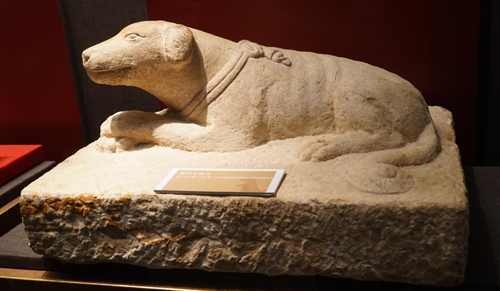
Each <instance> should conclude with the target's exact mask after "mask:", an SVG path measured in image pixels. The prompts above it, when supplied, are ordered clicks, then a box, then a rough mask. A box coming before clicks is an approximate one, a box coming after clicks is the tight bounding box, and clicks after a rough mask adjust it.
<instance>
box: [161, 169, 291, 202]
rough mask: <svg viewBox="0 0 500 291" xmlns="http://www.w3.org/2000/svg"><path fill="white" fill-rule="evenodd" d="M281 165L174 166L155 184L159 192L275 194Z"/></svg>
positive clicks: (279, 179) (280, 179) (280, 174)
mask: <svg viewBox="0 0 500 291" xmlns="http://www.w3.org/2000/svg"><path fill="white" fill-rule="evenodd" d="M284 174H285V170H283V169H191V168H174V169H172V170H171V171H170V172H169V173H168V175H167V176H166V177H165V178H164V179H163V180H162V181H161V183H160V184H159V185H158V186H157V187H156V188H155V192H156V193H162V194H197V195H200V194H205V195H250V196H274V195H276V191H277V189H278V187H279V185H280V183H281V181H282V180H283V176H284Z"/></svg>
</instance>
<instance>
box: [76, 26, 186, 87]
mask: <svg viewBox="0 0 500 291" xmlns="http://www.w3.org/2000/svg"><path fill="white" fill-rule="evenodd" d="M192 50H193V34H192V32H191V30H190V29H189V28H187V27H185V26H183V25H179V24H174V23H169V22H165V21H144V22H138V23H134V24H131V25H129V26H127V27H125V28H124V29H123V30H122V31H120V32H119V33H118V34H117V35H116V36H114V37H113V38H111V39H109V40H107V41H104V42H102V43H100V44H97V45H95V46H93V47H91V48H88V49H86V50H85V51H84V52H83V53H82V59H83V66H84V67H85V69H86V70H87V74H88V76H89V77H90V79H92V80H93V81H94V82H96V83H100V84H108V85H128V86H137V87H141V86H140V83H141V82H147V80H148V79H151V78H154V76H152V74H155V73H157V72H159V71H162V70H164V69H166V68H169V67H170V68H172V67H175V66H178V65H179V64H181V63H182V62H183V61H186V60H187V59H188V58H189V56H190V55H191V54H192Z"/></svg>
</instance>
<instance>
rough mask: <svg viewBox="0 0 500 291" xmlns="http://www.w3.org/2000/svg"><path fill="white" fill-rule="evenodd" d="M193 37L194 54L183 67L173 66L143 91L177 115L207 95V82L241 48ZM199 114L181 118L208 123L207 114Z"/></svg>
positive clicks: (202, 36)
mask: <svg viewBox="0 0 500 291" xmlns="http://www.w3.org/2000/svg"><path fill="white" fill-rule="evenodd" d="M193 34H194V35H195V41H194V42H193V50H192V53H191V55H190V56H189V57H188V58H187V59H186V60H185V61H182V62H181V63H179V64H169V65H168V67H167V68H164V69H163V70H162V72H161V73H160V74H158V75H161V80H151V81H147V82H145V83H147V84H149V86H148V88H143V89H145V90H146V91H148V92H149V93H151V94H153V95H154V96H155V97H157V98H158V99H159V100H160V101H161V102H163V104H165V106H166V107H167V108H169V111H170V112H171V113H173V114H175V113H176V112H182V110H183V109H184V108H186V106H188V105H189V104H190V102H192V101H193V99H195V98H196V97H197V96H199V95H200V92H201V93H204V92H205V90H206V86H207V83H208V82H209V81H210V80H211V79H212V78H213V77H214V76H215V75H216V74H217V73H218V72H219V71H220V70H221V68H222V67H224V65H225V64H226V63H227V62H228V60H229V59H231V57H232V55H233V54H234V52H235V51H236V50H237V49H238V44H237V43H234V42H232V41H229V40H226V39H223V38H219V37H216V36H213V35H209V34H207V33H204V32H198V31H194V30H193ZM214 38H215V39H214ZM151 84H154V85H153V86H151ZM196 113H197V114H187V115H185V116H183V115H180V116H179V117H181V118H183V119H185V120H186V121H189V122H195V123H198V124H204V123H206V120H205V114H203V112H196Z"/></svg>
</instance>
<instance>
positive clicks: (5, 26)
mask: <svg viewBox="0 0 500 291" xmlns="http://www.w3.org/2000/svg"><path fill="white" fill-rule="evenodd" d="M0 3H1V4H0V7H2V8H1V9H0V35H1V36H2V37H1V41H0V76H1V78H0V144H25V143H27V144H42V145H43V149H44V151H45V157H46V159H48V160H56V161H61V160H62V159H64V158H66V157H67V156H69V155H71V154H73V153H74V152H75V151H76V150H77V149H79V148H81V147H82V146H84V142H83V133H82V129H81V123H80V117H79V114H78V105H77V103H76V97H75V90H74V87H73V79H72V77H71V68H70V65H69V59H68V54H67V51H66V44H65V40H64V34H63V29H62V24H61V20H60V17H59V8H58V4H57V1H56V0H51V1H37V0H32V1H27V0H25V1H10V0H1V2H0Z"/></svg>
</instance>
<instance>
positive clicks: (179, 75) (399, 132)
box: [82, 21, 441, 192]
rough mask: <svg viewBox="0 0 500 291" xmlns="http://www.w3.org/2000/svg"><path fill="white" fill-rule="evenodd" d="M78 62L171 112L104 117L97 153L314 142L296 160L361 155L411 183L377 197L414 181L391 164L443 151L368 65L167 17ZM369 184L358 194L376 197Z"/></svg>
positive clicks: (400, 90) (402, 94) (412, 109)
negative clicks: (225, 35)
mask: <svg viewBox="0 0 500 291" xmlns="http://www.w3.org/2000/svg"><path fill="white" fill-rule="evenodd" d="M82 57H83V63H84V67H85V69H86V70H87V72H88V75H89V77H90V78H91V79H92V80H93V81H95V82H97V83H101V84H109V85H127V86H136V87H139V88H142V89H144V90H146V91H148V92H150V93H151V94H153V95H154V96H156V97H157V98H158V99H159V100H161V102H163V103H164V104H165V106H166V107H167V109H166V110H163V111H161V112H157V113H151V112H140V111H127V112H118V113H116V114H115V115H113V116H111V117H110V118H108V120H106V121H105V122H104V123H103V124H102V126H101V137H100V139H99V140H98V143H97V144H98V146H99V147H100V148H101V149H102V150H104V151H109V152H118V151H122V150H128V149H131V148H133V147H134V146H136V145H138V144H144V143H146V144H157V145H161V146H167V147H172V148H177V149H182V150H187V151H221V152H225V151H238V150H243V149H247V148H251V147H255V146H258V145H262V144H264V143H266V142H268V141H271V140H276V139H287V138H294V137H299V136H311V140H310V142H309V143H308V144H307V145H306V146H305V147H304V148H303V149H302V151H301V159H302V160H303V161H309V160H311V161H325V160H329V159H333V158H336V157H338V156H341V155H345V154H349V153H367V154H366V155H365V156H364V158H363V159H362V160H361V161H360V163H359V165H363V167H364V166H365V165H366V164H370V165H375V164H378V165H380V164H382V165H383V167H382V168H380V169H378V170H377V171H378V175H379V176H380V177H382V178H392V177H394V176H396V175H402V177H403V179H402V180H403V181H406V182H401V183H402V186H401V187H400V188H401V189H400V188H398V189H397V190H387V189H386V190H381V192H384V191H385V192H391V191H392V192H404V191H406V190H407V189H408V187H410V188H411V186H412V185H413V184H412V181H410V180H411V177H410V178H408V175H404V174H401V173H402V172H401V171H399V169H398V168H396V167H397V166H406V165H418V164H422V163H427V162H430V161H432V160H433V159H434V158H435V157H436V156H437V155H438V153H439V152H440V149H441V146H440V142H439V138H438V136H437V134H436V130H435V127H434V124H433V121H432V119H431V117H430V114H429V111H428V108H427V105H426V103H425V101H424V99H423V97H422V95H421V93H420V92H419V91H418V90H417V89H415V88H414V87H413V86H412V85H411V84H410V83H409V82H407V81H406V80H404V79H402V78H401V77H399V76H397V75H395V74H392V73H390V72H387V71H385V70H383V69H380V68H377V67H374V66H371V65H369V64H366V63H362V62H357V61H352V60H349V59H345V58H340V57H334V56H330V55H320V54H314V53H309V52H297V51H292V50H284V49H276V48H269V47H263V46H259V45H257V44H254V43H251V42H248V41H241V42H239V43H235V42H232V41H229V40H226V39H222V38H219V37H217V36H214V35H211V34H208V33H204V32H201V31H198V30H195V29H191V28H188V27H185V26H182V25H179V24H174V23H169V22H163V21H154V22H153V21H151V22H139V23H135V24H132V25H130V26H128V27H126V28H124V29H123V30H122V31H121V32H120V33H119V34H118V35H116V36H115V37H113V38H111V39H110V40H107V41H105V42H103V43H101V44H98V45H96V46H93V47H91V48H89V49H87V50H85V51H84V52H83V55H82ZM390 165H392V166H390ZM395 166H396V167H395ZM408 181H410V182H408ZM410 184H411V185H410ZM367 187H368V188H367ZM367 187H365V189H363V186H359V187H358V188H360V189H362V190H365V191H372V192H377V191H378V190H373V189H371V188H370V187H371V186H367ZM372 188H373V187H372ZM396 188H397V187H396Z"/></svg>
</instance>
